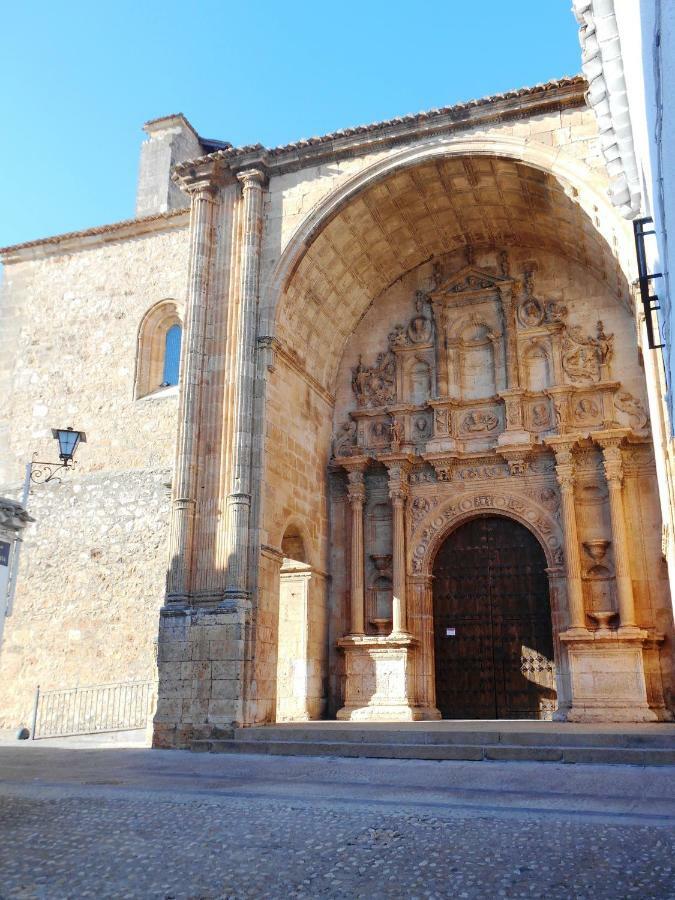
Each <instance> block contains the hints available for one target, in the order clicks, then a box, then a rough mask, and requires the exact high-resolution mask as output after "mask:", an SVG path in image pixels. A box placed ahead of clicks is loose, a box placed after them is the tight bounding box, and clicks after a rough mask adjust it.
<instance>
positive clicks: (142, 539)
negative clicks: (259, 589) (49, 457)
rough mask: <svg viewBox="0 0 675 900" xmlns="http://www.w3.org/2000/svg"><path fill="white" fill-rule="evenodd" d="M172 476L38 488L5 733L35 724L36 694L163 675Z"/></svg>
mask: <svg viewBox="0 0 675 900" xmlns="http://www.w3.org/2000/svg"><path fill="white" fill-rule="evenodd" d="M170 477H171V473H170V470H168V469H154V470H145V471H138V470H137V471H133V470H128V471H123V472H111V473H101V472H97V473H92V474H89V475H86V476H81V477H78V476H77V475H76V474H73V475H66V476H64V479H63V482H62V483H60V484H59V483H58V482H55V481H52V482H50V483H49V484H45V485H35V486H34V488H33V490H32V492H31V495H30V500H29V510H30V513H31V515H32V516H33V517H34V518H35V520H36V521H35V523H34V525H33V526H32V527H31V528H30V529H28V530H27V531H26V534H25V537H24V544H23V548H22V552H21V563H20V568H19V580H18V587H17V593H16V598H15V601H14V608H13V610H11V614H10V615H9V617H8V618H7V620H6V624H5V636H4V642H3V645H2V653H1V654H0V684H2V686H3V688H2V692H1V695H0V726H2V727H8V728H9V727H15V726H16V725H18V724H19V723H24V724H26V725H27V724H29V722H30V711H31V704H32V701H33V696H34V693H35V688H36V686H37V685H38V684H39V685H40V687H41V689H43V690H50V689H53V688H67V687H75V686H76V685H85V684H101V683H107V682H113V681H135V680H148V679H154V678H155V652H154V646H155V642H156V640H157V617H158V610H159V607H160V606H161V603H162V600H163V596H164V573H165V570H166V546H165V544H166V529H167V524H168V513H169V503H168V489H167V483H168V482H169V480H170Z"/></svg>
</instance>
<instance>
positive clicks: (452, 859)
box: [0, 747, 675, 900]
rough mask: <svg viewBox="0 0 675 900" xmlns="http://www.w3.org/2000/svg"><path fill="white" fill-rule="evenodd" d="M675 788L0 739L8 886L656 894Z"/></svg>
mask: <svg viewBox="0 0 675 900" xmlns="http://www.w3.org/2000/svg"><path fill="white" fill-rule="evenodd" d="M637 791H640V792H641V795H642V798H643V799H644V800H645V801H646V805H645V806H644V807H643V806H641V805H639V804H638V803H637V800H638V798H637V796H636V794H637ZM674 801H675V772H674V771H673V770H672V769H669V770H668V771H666V770H663V769H662V770H657V769H654V770H645V769H637V768H635V767H624V766H572V767H570V766H566V767H562V766H556V765H552V764H546V763H545V764H536V763H526V764H519V763H510V764H501V763H452V762H444V763H433V762H432V763H428V762H426V763H425V762H414V761H404V762H401V761H390V760H387V761H382V760H335V759H282V758H278V757H277V758H265V757H236V758H233V757H214V756H208V757H204V756H201V755H200V756H199V757H195V756H194V755H190V754H185V753H170V752H159V751H147V750H146V751H143V750H132V751H123V750H115V751H109V750H106V751H95V750H94V751H91V750H88V751H82V750H71V751H65V750H53V749H51V748H34V747H32V748H30V749H25V750H24V748H20V749H15V748H12V749H10V748H0V896H1V897H3V898H5V897H6V898H15V897H20V898H24V897H26V898H28V897H40V898H61V897H64V898H65V897H73V898H80V897H97V898H98V897H116V898H117V897H131V898H137V897H138V898H188V897H190V898H201V897H208V898H212V897H213V898H215V897H237V898H238V897H241V898H246V897H252V898H261V897H274V898H277V897H279V898H285V897H364V898H365V897H367V898H373V897H393V898H397V897H401V898H403V897H405V898H412V897H419V898H426V897H460V898H462V897H468V898H478V897H480V898H484V897H546V898H572V897H593V898H594V900H600V898H605V897H607V898H609V897H611V898H613V900H616V898H624V897H626V898H628V897H639V898H650V897H653V898H660V900H661V898H669V897H675V878H674V876H675V802H674Z"/></svg>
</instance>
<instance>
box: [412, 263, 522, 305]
mask: <svg viewBox="0 0 675 900" xmlns="http://www.w3.org/2000/svg"><path fill="white" fill-rule="evenodd" d="M512 283H513V280H512V279H511V278H504V277H503V276H501V275H493V274H492V272H485V271H483V270H482V269H479V268H477V267H476V266H465V267H464V268H463V269H460V271H459V272H455V273H454V275H452V277H451V278H449V279H448V280H447V281H445V282H444V283H443V284H442V285H440V287H438V288H437V289H436V290H435V291H433V292H432V293H431V294H430V296H431V297H432V298H433V299H438V298H440V297H444V296H447V295H450V296H453V295H455V294H464V293H474V292H476V291H498V290H499V289H500V288H503V287H505V286H506V285H510V284H512Z"/></svg>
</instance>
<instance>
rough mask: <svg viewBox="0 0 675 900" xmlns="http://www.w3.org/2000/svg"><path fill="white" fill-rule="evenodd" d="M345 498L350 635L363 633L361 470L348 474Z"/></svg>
mask: <svg viewBox="0 0 675 900" xmlns="http://www.w3.org/2000/svg"><path fill="white" fill-rule="evenodd" d="M347 478H348V481H349V484H348V488H347V496H348V497H349V504H350V506H351V510H352V553H351V563H352V567H351V612H350V627H349V633H350V634H363V633H364V632H365V602H364V589H363V568H364V558H363V557H364V554H363V505H364V503H365V502H366V485H365V478H364V470H363V468H358V469H352V470H351V471H349V472H348V474H347Z"/></svg>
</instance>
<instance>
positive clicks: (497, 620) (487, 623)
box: [434, 516, 555, 719]
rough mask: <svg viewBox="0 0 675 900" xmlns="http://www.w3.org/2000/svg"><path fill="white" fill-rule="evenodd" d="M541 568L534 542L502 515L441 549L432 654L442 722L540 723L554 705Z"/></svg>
mask: <svg viewBox="0 0 675 900" xmlns="http://www.w3.org/2000/svg"><path fill="white" fill-rule="evenodd" d="M545 569H546V558H545V556H544V552H543V550H542V548H541V547H540V546H539V543H538V542H537V540H536V538H535V537H534V536H533V535H532V534H531V533H530V532H529V531H528V530H527V529H526V528H525V527H524V526H522V525H520V524H519V523H517V522H513V521H512V520H510V519H507V518H503V517H500V516H481V517H477V518H475V519H472V520H471V521H470V522H467V523H466V524H464V525H462V526H460V528H458V529H457V530H456V531H454V532H453V533H452V534H451V535H450V536H449V537H448V539H447V541H446V542H445V543H444V544H443V546H442V547H441V549H440V550H439V552H438V555H437V557H436V562H435V565H434V651H435V661H436V704H437V706H438V708H439V709H440V711H441V714H442V715H443V717H444V718H471V719H486V718H487V719H491V718H517V719H519V718H540V716H541V715H542V711H543V710H544V709H546V708H548V709H550V708H551V707H552V705H553V703H554V700H555V691H554V690H553V637H552V628H551V611H550V604H549V597H548V579H547V577H546V572H545ZM453 629H454V635H453V634H452V630H453Z"/></svg>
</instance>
